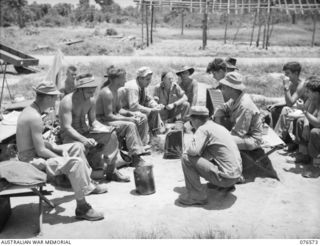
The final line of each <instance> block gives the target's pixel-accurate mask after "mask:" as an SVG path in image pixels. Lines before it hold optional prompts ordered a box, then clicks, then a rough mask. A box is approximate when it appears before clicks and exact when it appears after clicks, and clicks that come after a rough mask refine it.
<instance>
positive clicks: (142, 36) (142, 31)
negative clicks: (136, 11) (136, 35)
mask: <svg viewBox="0 0 320 246" xmlns="http://www.w3.org/2000/svg"><path fill="white" fill-rule="evenodd" d="M140 11H141V47H142V49H143V46H144V26H143V24H144V18H143V16H144V2H143V1H142V3H141V7H140Z"/></svg>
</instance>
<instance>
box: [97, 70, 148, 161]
mask: <svg viewBox="0 0 320 246" xmlns="http://www.w3.org/2000/svg"><path fill="white" fill-rule="evenodd" d="M105 76H107V77H108V80H107V81H106V82H105V83H104V84H103V85H102V87H101V90H100V92H99V95H98V98H97V103H96V116H97V119H98V120H99V121H100V122H102V123H103V124H105V125H108V126H113V127H115V129H116V131H117V134H118V136H119V137H120V138H122V139H125V142H126V147H127V148H128V150H129V155H130V156H131V157H132V164H133V166H138V165H139V163H140V161H142V159H141V157H140V156H141V155H143V154H146V153H147V152H146V149H145V147H144V146H143V143H142V141H141V138H140V135H139V131H138V128H140V132H141V133H142V136H143V137H144V138H147V136H148V132H146V130H147V129H148V121H147V118H146V116H145V115H143V114H139V115H138V114H137V117H135V114H134V113H132V112H130V111H126V110H121V103H120V102H119V96H118V89H119V88H121V87H123V86H124V84H125V82H126V71H125V70H124V69H122V68H117V67H114V66H110V67H109V68H108V69H107V74H106V75H105ZM141 115H142V116H141ZM137 127H138V128H137ZM146 147H147V146H146ZM149 148H150V146H149Z"/></svg>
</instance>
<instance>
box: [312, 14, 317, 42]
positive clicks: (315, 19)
mask: <svg viewBox="0 0 320 246" xmlns="http://www.w3.org/2000/svg"><path fill="white" fill-rule="evenodd" d="M312 20H313V30H312V41H311V47H313V46H314V38H315V36H316V24H317V16H316V14H313V15H312Z"/></svg>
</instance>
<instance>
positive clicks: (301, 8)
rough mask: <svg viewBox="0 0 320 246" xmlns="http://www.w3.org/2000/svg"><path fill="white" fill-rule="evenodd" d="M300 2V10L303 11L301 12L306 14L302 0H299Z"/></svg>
mask: <svg viewBox="0 0 320 246" xmlns="http://www.w3.org/2000/svg"><path fill="white" fill-rule="evenodd" d="M299 4H300V11H301V14H304V11H303V7H302V2H301V0H299Z"/></svg>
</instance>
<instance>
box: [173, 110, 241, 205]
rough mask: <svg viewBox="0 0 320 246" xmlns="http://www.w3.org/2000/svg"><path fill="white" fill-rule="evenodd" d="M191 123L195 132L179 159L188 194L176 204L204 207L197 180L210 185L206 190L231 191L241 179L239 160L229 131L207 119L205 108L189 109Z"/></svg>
mask: <svg viewBox="0 0 320 246" xmlns="http://www.w3.org/2000/svg"><path fill="white" fill-rule="evenodd" d="M190 121H191V124H192V126H193V127H194V128H195V129H196V132H195V134H194V138H193V140H192V142H191V144H190V146H189V147H188V149H187V150H186V153H185V154H184V155H183V156H182V170H183V174H184V179H185V183H186V188H187V193H186V194H182V195H181V196H180V197H179V199H178V202H179V203H181V204H184V205H188V206H192V205H204V204H206V203H207V202H208V200H207V192H206V187H205V186H203V185H202V184H201V182H200V177H203V178H204V179H206V180H207V181H209V182H210V183H209V184H208V188H217V189H221V188H226V191H232V190H234V189H235V187H234V185H235V184H236V183H237V182H239V181H240V180H241V178H242V160H241V156H240V152H239V149H238V147H237V145H236V143H235V141H234V140H233V138H232V136H231V134H230V133H229V131H228V130H227V129H226V128H224V127H223V126H221V125H218V124H216V123H214V122H213V121H211V120H209V111H208V109H207V108H206V107H204V106H193V107H191V109H190Z"/></svg>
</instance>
